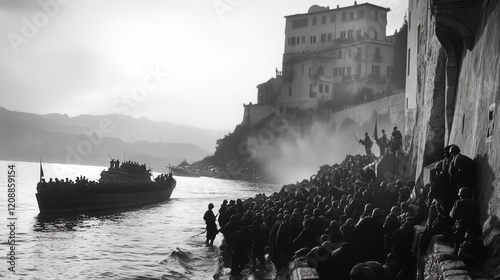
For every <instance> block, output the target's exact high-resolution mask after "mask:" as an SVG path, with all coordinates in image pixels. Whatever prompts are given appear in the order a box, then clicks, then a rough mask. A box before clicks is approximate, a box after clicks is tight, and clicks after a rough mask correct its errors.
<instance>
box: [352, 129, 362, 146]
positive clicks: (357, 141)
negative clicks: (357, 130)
mask: <svg viewBox="0 0 500 280" xmlns="http://www.w3.org/2000/svg"><path fill="white" fill-rule="evenodd" d="M352 135H354V138H355V139H356V142H358V143H359V140H358V137H356V134H354V132H353V133H352ZM360 144H361V143H360Z"/></svg>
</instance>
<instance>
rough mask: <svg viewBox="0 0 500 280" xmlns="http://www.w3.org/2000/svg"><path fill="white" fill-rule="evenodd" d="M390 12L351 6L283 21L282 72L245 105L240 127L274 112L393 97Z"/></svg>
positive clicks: (301, 113)
mask: <svg viewBox="0 0 500 280" xmlns="http://www.w3.org/2000/svg"><path fill="white" fill-rule="evenodd" d="M388 12H389V9H388V8H384V7H380V6H376V5H373V4H369V3H364V4H359V5H358V4H357V2H356V1H355V2H354V5H353V6H348V7H339V6H337V7H336V8H335V9H330V7H320V6H318V5H313V6H312V7H310V8H309V10H308V12H307V13H305V14H296V15H289V16H286V17H285V19H286V26H285V46H284V54H283V65H282V72H279V71H278V70H276V77H274V78H271V79H270V80H269V81H267V82H265V83H262V84H260V85H258V86H257V88H258V96H257V104H252V103H250V104H248V105H244V107H245V113H244V117H243V123H246V124H250V125H252V124H255V123H257V122H259V121H260V120H262V119H263V118H265V117H267V116H268V115H269V114H271V113H272V112H279V113H281V114H282V115H284V116H293V117H297V116H304V115H307V114H304V113H307V112H318V111H322V110H323V111H328V112H332V111H338V110H341V109H343V108H346V107H349V106H352V105H359V104H362V103H365V102H367V101H372V100H375V99H378V98H381V97H385V96H389V95H391V94H392V93H393V92H394V91H395V84H394V83H393V81H392V80H391V77H392V73H393V65H394V53H395V51H394V41H395V36H386V26H387V13H388ZM403 63H404V62H403Z"/></svg>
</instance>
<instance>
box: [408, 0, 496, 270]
mask: <svg viewBox="0 0 500 280" xmlns="http://www.w3.org/2000/svg"><path fill="white" fill-rule="evenodd" d="M412 2H414V1H412ZM420 2H421V3H420V4H418V5H419V6H418V7H413V10H412V12H413V14H415V13H417V14H420V22H419V23H420V24H419V25H418V29H419V32H418V36H413V38H410V37H409V47H416V48H417V49H418V50H419V51H418V54H417V63H416V69H415V70H416V71H418V72H417V75H416V78H415V79H414V80H410V81H408V80H407V84H408V82H410V83H415V84H416V86H415V88H416V92H415V93H416V100H417V110H416V113H415V121H414V126H413V131H412V136H413V139H412V150H413V153H412V161H413V162H414V163H415V164H414V166H413V168H414V172H415V175H416V177H419V176H421V171H422V169H423V166H425V165H427V164H429V163H431V162H433V161H435V160H436V159H439V158H441V155H442V148H443V147H444V145H446V144H456V145H458V146H459V147H460V149H461V151H462V154H464V155H467V156H469V157H471V158H473V159H474V161H475V162H476V164H477V172H478V180H477V184H476V189H475V191H474V198H475V199H476V200H477V201H478V203H479V205H480V206H481V210H482V211H481V214H482V217H481V222H482V224H483V238H484V240H485V244H486V245H487V248H488V251H487V254H486V255H487V256H486V257H487V259H488V260H487V261H486V262H485V264H486V267H487V270H488V271H490V272H491V273H492V274H493V275H496V276H498V275H500V231H499V229H500V185H499V181H498V179H497V178H499V176H500V169H499V168H498V167H499V166H500V153H499V150H498V149H499V148H498V147H499V143H500V131H499V130H498V129H496V128H495V126H497V125H498V123H499V122H500V116H499V113H498V105H499V104H498V103H499V102H500V28H499V27H500V5H498V1H473V2H474V3H475V4H477V5H476V6H474V7H472V8H471V9H469V10H468V11H469V12H470V14H471V15H472V14H473V12H474V9H475V12H476V14H475V16H474V17H475V18H469V19H467V18H460V17H457V18H458V19H459V21H461V22H462V23H463V22H465V23H470V22H472V23H473V24H466V25H463V24H462V23H460V24H462V25H457V26H456V30H459V31H460V32H462V33H460V32H457V33H453V32H452V31H453V28H454V26H453V25H454V24H456V22H458V21H455V22H453V23H451V21H448V22H439V21H440V20H443V19H444V16H443V17H442V18H440V17H439V16H436V15H429V14H428V13H429V12H428V11H429V9H428V8H429V3H430V1H420ZM465 2H467V1H465ZM465 2H464V3H465ZM473 2H467V3H465V4H470V3H473ZM435 3H437V2H435ZM464 3H462V4H464ZM438 4H439V3H438ZM440 8H442V9H443V10H444V11H445V13H442V11H441V15H446V16H453V15H454V14H453V13H456V14H459V13H465V10H462V11H460V10H459V9H457V7H451V9H449V10H448V7H445V8H443V7H438V9H437V13H438V14H439V13H440V11H439V9H440ZM456 14H455V15H456ZM436 18H437V21H436ZM416 25H417V23H415V24H414V26H412V28H416ZM464 26H467V27H468V28H470V29H467V30H466V29H464ZM443 27H444V28H443ZM436 30H438V34H436ZM464 30H466V31H467V32H465V31H464ZM471 32H472V33H473V34H474V36H469V35H470V33H471ZM436 35H437V36H436ZM438 38H439V40H438ZM450 38H451V40H448V41H447V39H450ZM454 38H455V39H456V38H460V39H463V41H462V40H458V41H457V40H455V41H453V39H454ZM411 40H414V41H413V42H412V44H410V41H411ZM417 46H418V47H417ZM407 88H408V87H407ZM455 89H456V91H455ZM406 94H407V96H408V95H409V94H411V92H407V93H406ZM447 104H448V105H450V106H451V107H448V109H447V111H445V108H446V105H447ZM446 114H448V117H445V116H446ZM451 117H452V118H451ZM447 122H448V124H446V123H447ZM407 123H408V113H407ZM445 128H447V129H448V132H449V135H447V134H446V132H445Z"/></svg>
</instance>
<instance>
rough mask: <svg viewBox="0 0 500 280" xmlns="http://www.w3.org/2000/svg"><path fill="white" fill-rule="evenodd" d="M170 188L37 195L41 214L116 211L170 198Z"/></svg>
mask: <svg viewBox="0 0 500 280" xmlns="http://www.w3.org/2000/svg"><path fill="white" fill-rule="evenodd" d="M174 189H175V181H174V182H172V186H170V187H169V188H162V189H158V190H150V191H144V192H118V191H115V192H42V193H37V194H36V199H37V201H38V208H39V209H40V213H41V214H54V213H76V212H93V211H103V210H116V209H124V208H131V207H137V206H142V205H148V204H154V203H158V202H162V201H165V200H167V199H169V198H170V196H171V195H172V192H173V191H174Z"/></svg>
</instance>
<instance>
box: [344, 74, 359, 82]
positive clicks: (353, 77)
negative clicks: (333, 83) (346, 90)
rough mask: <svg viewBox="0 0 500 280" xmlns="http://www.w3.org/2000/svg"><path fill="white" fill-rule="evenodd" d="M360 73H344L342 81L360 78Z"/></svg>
mask: <svg viewBox="0 0 500 280" xmlns="http://www.w3.org/2000/svg"><path fill="white" fill-rule="evenodd" d="M359 78H360V77H359V75H344V76H342V82H348V81H354V80H359Z"/></svg>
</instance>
